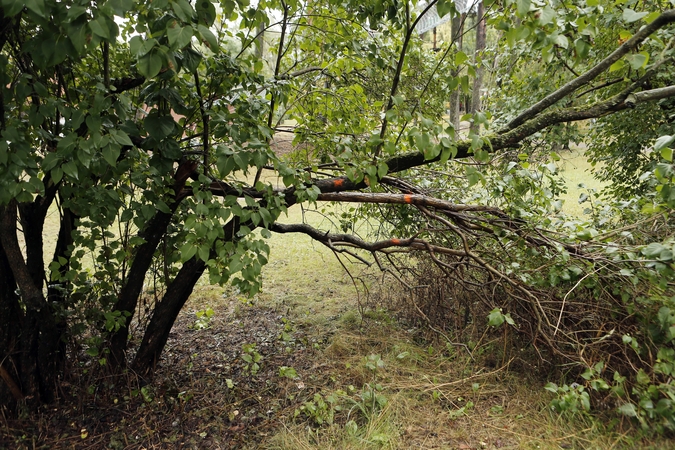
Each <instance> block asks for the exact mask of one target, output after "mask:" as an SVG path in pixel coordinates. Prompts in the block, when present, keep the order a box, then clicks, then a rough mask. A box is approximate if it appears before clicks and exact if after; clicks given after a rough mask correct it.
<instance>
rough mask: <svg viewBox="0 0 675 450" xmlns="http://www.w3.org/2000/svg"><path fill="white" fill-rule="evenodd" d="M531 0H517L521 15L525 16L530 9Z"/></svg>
mask: <svg viewBox="0 0 675 450" xmlns="http://www.w3.org/2000/svg"><path fill="white" fill-rule="evenodd" d="M530 3H531V2H530V0H516V8H517V10H518V15H519V16H521V17H522V16H524V15H525V14H527V13H528V12H529V11H530Z"/></svg>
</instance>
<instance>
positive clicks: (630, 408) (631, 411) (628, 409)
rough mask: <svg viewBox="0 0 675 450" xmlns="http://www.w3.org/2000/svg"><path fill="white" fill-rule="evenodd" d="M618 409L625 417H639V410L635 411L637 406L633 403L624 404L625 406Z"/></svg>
mask: <svg viewBox="0 0 675 450" xmlns="http://www.w3.org/2000/svg"><path fill="white" fill-rule="evenodd" d="M618 409H619V412H620V413H621V414H623V415H624V416H628V417H637V410H636V409H635V405H634V404H632V403H624V404H623V405H621V406H619V408H618Z"/></svg>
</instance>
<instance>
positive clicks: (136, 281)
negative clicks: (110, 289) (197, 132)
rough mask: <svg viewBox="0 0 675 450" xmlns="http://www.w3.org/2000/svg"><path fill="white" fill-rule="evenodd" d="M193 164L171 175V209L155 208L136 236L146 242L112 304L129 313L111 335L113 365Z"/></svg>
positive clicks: (122, 355)
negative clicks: (167, 210) (166, 211)
mask: <svg viewBox="0 0 675 450" xmlns="http://www.w3.org/2000/svg"><path fill="white" fill-rule="evenodd" d="M196 167H197V162H195V161H187V160H186V161H183V162H182V163H181V165H180V166H179V167H178V169H177V170H176V174H175V175H174V179H175V183H174V192H175V195H176V198H175V200H174V201H173V202H172V203H171V205H170V207H169V208H170V212H168V213H163V212H160V211H158V212H157V214H155V216H154V217H153V218H152V219H151V220H150V221H149V222H148V223H147V224H146V226H145V229H144V230H143V231H142V232H141V233H140V234H139V236H140V237H142V238H143V239H144V240H145V243H143V244H142V245H141V246H140V247H139V248H138V250H137V251H136V255H135V257H134V261H133V263H132V264H131V267H130V268H129V272H128V276H127V279H126V284H125V285H124V287H123V288H122V291H121V292H120V295H119V298H118V299H117V302H116V303H115V306H114V307H113V309H114V310H115V311H127V312H129V313H130V315H129V316H128V317H127V318H126V321H125V324H124V326H122V327H120V328H119V330H117V331H116V332H115V333H114V334H113V335H112V337H111V338H110V343H109V350H110V358H109V361H110V363H111V366H112V367H113V368H120V367H124V366H125V365H126V350H127V343H128V341H129V325H130V324H131V320H132V319H133V314H134V312H135V311H136V305H137V304H138V298H139V296H140V295H141V291H142V290H143V284H144V283H145V276H146V274H147V272H148V269H149V268H150V266H151V264H152V261H153V258H154V255H155V251H156V250H157V246H158V245H159V243H160V242H161V240H162V238H163V237H164V235H165V234H166V231H167V228H168V226H169V224H170V223H171V218H172V217H173V214H174V212H175V211H176V209H177V208H178V205H179V204H180V202H181V201H182V199H183V197H182V194H181V190H182V189H183V186H185V182H186V181H187V179H188V178H189V177H190V175H192V173H193V171H194V170H195V169H196Z"/></svg>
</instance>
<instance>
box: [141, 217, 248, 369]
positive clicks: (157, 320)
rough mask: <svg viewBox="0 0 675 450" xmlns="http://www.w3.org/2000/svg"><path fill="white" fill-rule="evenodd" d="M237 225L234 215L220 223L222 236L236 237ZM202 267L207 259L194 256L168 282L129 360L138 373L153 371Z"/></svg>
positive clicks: (238, 225) (202, 269)
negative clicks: (141, 339)
mask: <svg viewBox="0 0 675 450" xmlns="http://www.w3.org/2000/svg"><path fill="white" fill-rule="evenodd" d="M246 225H247V226H248V227H249V228H251V229H253V228H255V226H254V225H253V224H251V223H247V224H246ZM239 228H240V222H239V220H238V219H233V220H231V221H229V222H228V223H227V224H225V226H224V227H223V231H224V236H225V239H228V240H235V239H236V234H237V231H239ZM212 256H213V254H212ZM205 269H206V263H204V261H202V260H201V259H199V258H197V257H196V256H193V257H192V258H191V259H190V260H188V261H187V262H185V264H183V267H181V269H180V271H179V272H178V275H176V277H175V278H174V280H173V281H172V282H171V284H170V285H169V286H167V288H166V293H165V294H164V297H162V301H161V302H160V303H159V304H158V305H157V306H156V307H155V311H154V312H153V314H152V319H150V323H149V324H148V327H147V328H146V330H145V334H144V336H143V341H142V342H141V346H140V347H139V349H138V352H137V353H136V357H135V358H134V361H133V362H132V364H131V368H132V369H133V370H134V371H135V372H136V373H138V374H139V375H141V376H149V375H152V373H153V372H154V370H155V366H156V365H157V361H159V357H160V355H161V354H162V351H163V350H164V347H165V346H166V341H167V340H168V339H169V333H170V332H171V328H172V327H173V324H174V322H175V321H176V318H177V317H178V313H180V311H181V309H182V308H183V306H184V305H185V302H187V300H188V298H190V294H192V290H193V289H194V286H195V284H196V283H197V281H199V278H200V277H201V276H202V274H203V273H204V270H205Z"/></svg>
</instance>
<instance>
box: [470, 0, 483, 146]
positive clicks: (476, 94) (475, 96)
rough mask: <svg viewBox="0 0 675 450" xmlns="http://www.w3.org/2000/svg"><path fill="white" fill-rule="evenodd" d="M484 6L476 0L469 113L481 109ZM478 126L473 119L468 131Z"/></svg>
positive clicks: (473, 131) (477, 129)
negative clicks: (473, 69) (473, 65)
mask: <svg viewBox="0 0 675 450" xmlns="http://www.w3.org/2000/svg"><path fill="white" fill-rule="evenodd" d="M484 16H485V8H484V7H483V2H482V1H480V2H478V11H477V13H476V20H477V21H478V22H477V23H476V52H475V53H474V55H473V60H474V63H475V64H476V76H475V77H474V79H473V90H472V91H471V110H470V111H469V112H470V113H471V114H476V113H477V112H478V111H480V110H481V104H480V90H481V88H482V87H483V61H482V53H483V51H484V50H485V35H486V32H485V17H484ZM479 128H480V126H479V125H478V124H477V123H476V122H475V121H474V120H472V121H471V128H470V133H474V134H477V133H478V132H479Z"/></svg>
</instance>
